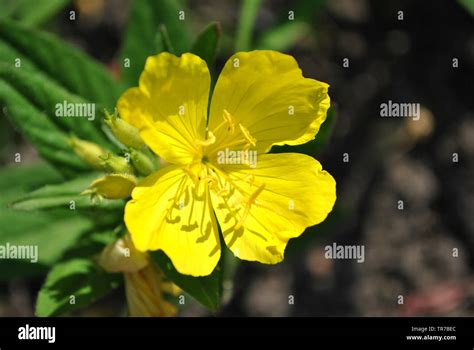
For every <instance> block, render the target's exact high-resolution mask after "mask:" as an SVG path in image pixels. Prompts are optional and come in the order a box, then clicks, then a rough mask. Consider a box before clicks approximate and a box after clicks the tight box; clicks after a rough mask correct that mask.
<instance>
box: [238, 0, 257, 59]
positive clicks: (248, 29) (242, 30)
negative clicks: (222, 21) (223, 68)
mask: <svg viewBox="0 0 474 350" xmlns="http://www.w3.org/2000/svg"><path fill="white" fill-rule="evenodd" d="M260 4H261V0H242V6H241V8H240V15H239V23H238V26H237V37H236V39H235V51H249V50H250V49H251V47H252V42H251V41H252V40H251V38H252V32H253V28H254V25H255V20H256V19H257V14H258V10H259V9H260Z"/></svg>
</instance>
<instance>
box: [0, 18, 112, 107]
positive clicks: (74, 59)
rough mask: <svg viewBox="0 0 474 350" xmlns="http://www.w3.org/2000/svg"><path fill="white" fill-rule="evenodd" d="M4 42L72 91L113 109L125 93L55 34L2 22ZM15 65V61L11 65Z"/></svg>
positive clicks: (104, 71) (96, 65)
mask: <svg viewBox="0 0 474 350" xmlns="http://www.w3.org/2000/svg"><path fill="white" fill-rule="evenodd" d="M0 40H1V41H4V42H6V43H7V44H8V45H10V46H11V47H13V48H14V49H15V50H17V51H18V52H19V53H20V54H21V56H20V57H19V58H20V59H27V60H28V61H30V62H33V63H34V65H35V67H36V68H37V69H38V70H40V71H42V72H43V73H45V74H47V75H49V76H50V77H52V78H54V79H55V80H56V81H58V82H59V83H60V85H63V86H64V87H65V88H66V89H68V90H69V91H71V92H73V93H75V94H77V95H80V96H84V97H85V98H86V99H88V100H90V101H92V102H97V103H101V104H103V105H104V106H105V107H107V108H109V109H112V108H113V107H114V105H115V101H116V99H117V97H118V95H119V93H120V91H121V87H120V86H119V84H118V83H117V82H116V81H115V80H114V79H113V78H112V76H111V75H110V74H109V73H108V72H107V71H106V70H105V68H104V67H103V66H102V65H100V64H99V63H97V62H95V61H94V60H93V59H92V58H90V57H89V56H87V55H86V54H85V53H83V52H82V51H80V50H79V49H77V48H75V47H73V46H71V45H69V44H68V43H66V42H64V41H62V40H60V39H59V38H57V37H55V36H54V35H52V34H50V33H46V32H42V31H38V30H37V29H33V28H29V27H26V26H24V25H22V24H20V23H17V22H15V21H11V20H8V19H0ZM7 63H11V64H13V62H7Z"/></svg>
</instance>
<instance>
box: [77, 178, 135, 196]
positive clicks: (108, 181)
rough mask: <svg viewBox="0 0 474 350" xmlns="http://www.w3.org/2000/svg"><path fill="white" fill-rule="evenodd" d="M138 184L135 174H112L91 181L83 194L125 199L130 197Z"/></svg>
mask: <svg viewBox="0 0 474 350" xmlns="http://www.w3.org/2000/svg"><path fill="white" fill-rule="evenodd" d="M136 185H137V180H136V178H135V176H133V175H128V174H110V175H106V176H103V177H101V178H99V179H97V180H95V181H94V182H92V183H91V185H90V186H89V188H88V189H87V190H85V191H84V192H82V193H81V194H91V195H92V196H99V197H100V198H107V199H123V198H128V197H130V195H131V193H132V191H133V189H134V188H135V186H136Z"/></svg>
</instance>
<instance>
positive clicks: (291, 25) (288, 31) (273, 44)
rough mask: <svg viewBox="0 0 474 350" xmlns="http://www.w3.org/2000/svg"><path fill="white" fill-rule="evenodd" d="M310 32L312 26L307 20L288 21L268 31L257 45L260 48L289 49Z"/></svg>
mask: <svg viewBox="0 0 474 350" xmlns="http://www.w3.org/2000/svg"><path fill="white" fill-rule="evenodd" d="M309 32H310V27H309V25H308V24H307V23H305V22H297V21H295V22H288V23H285V24H282V25H280V26H278V27H276V28H274V29H271V30H268V31H266V32H265V33H264V34H263V35H262V37H261V38H260V40H259V41H258V43H257V45H256V47H257V49H258V50H277V51H287V50H289V49H291V48H292V47H293V46H294V44H295V43H296V42H298V41H299V40H301V39H302V38H303V37H305V36H306V35H307V34H308V33H309Z"/></svg>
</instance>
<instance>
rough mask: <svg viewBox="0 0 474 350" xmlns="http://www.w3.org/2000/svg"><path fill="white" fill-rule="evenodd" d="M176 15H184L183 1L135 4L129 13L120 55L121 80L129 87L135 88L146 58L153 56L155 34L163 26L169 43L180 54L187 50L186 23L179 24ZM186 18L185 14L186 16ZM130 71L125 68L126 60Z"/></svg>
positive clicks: (136, 0) (145, 0)
mask: <svg viewBox="0 0 474 350" xmlns="http://www.w3.org/2000/svg"><path fill="white" fill-rule="evenodd" d="M179 11H185V7H184V5H183V4H182V1H175V0H134V1H133V2H132V8H131V11H130V18H129V21H128V26H127V31H126V33H125V39H124V44H123V46H122V49H121V53H120V65H121V67H123V68H122V79H123V81H124V82H126V83H127V84H128V85H129V86H136V85H138V77H139V76H140V73H141V72H142V70H143V67H144V66H145V60H146V58H147V57H148V56H152V55H156V54H157V53H159V52H160V51H157V50H156V49H157V48H156V46H155V45H152V43H156V38H157V33H159V28H160V25H164V26H165V27H166V29H167V32H168V33H169V37H170V42H171V43H172V46H173V47H174V49H175V50H176V54H181V53H183V52H186V51H188V50H189V34H188V30H187V26H186V20H187V19H186V20H184V21H180V20H179ZM185 15H186V16H187V15H188V14H187V13H185ZM126 59H128V60H130V67H125V66H124V64H123V63H124V62H125V60H126Z"/></svg>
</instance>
